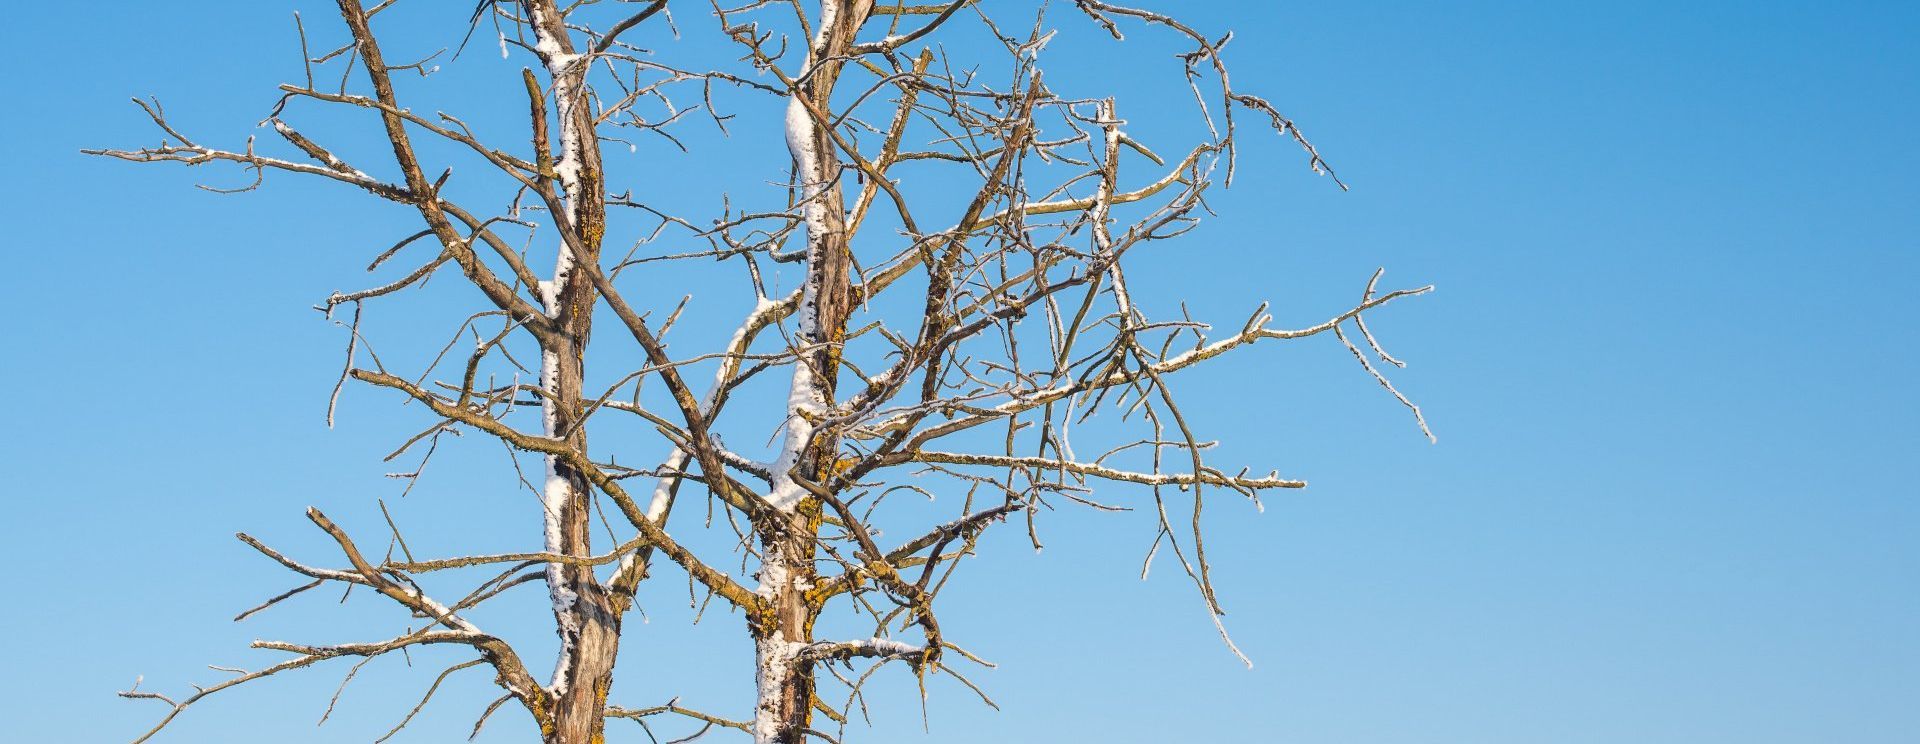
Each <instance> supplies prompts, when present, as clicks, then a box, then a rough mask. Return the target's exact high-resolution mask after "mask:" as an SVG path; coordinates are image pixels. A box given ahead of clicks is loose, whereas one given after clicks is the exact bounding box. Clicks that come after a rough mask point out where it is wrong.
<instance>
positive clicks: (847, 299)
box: [753, 0, 873, 744]
mask: <svg viewBox="0 0 1920 744" xmlns="http://www.w3.org/2000/svg"><path fill="white" fill-rule="evenodd" d="M872 6H873V4H872V2H871V0H822V2H821V3H820V14H819V16H818V19H817V22H818V24H819V27H818V30H817V31H816V32H815V35H814V38H813V39H812V43H811V44H810V45H809V47H808V54H807V61H806V64H805V65H803V66H802V68H801V71H800V74H799V75H798V76H796V78H795V79H796V80H798V81H799V85H798V86H797V87H796V89H795V90H794V92H793V95H792V100H790V101H789V102H788V106H787V121H786V136H787V146H788V149H789V150H790V151H791V154H792V155H793V162H794V178H795V180H796V181H797V182H798V183H799V185H800V196H801V199H802V202H803V203H802V205H801V213H802V215H804V217H805V223H806V234H807V279H806V284H805V287H804V288H803V293H802V300H801V307H800V310H799V319H798V320H799V324H800V329H799V330H800V337H801V338H800V340H801V342H802V343H803V344H806V345H809V346H812V347H813V348H814V351H812V352H811V353H809V354H807V355H806V357H805V358H804V359H803V360H802V363H801V364H798V365H796V368H795V371H794V381H793V386H792V392H791V394H790V396H789V403H790V405H791V406H792V408H793V410H792V411H790V414H791V416H792V418H790V419H789V421H788V429H787V441H786V443H785V446H784V450H785V452H784V453H783V456H782V458H781V459H780V461H779V462H778V463H777V464H776V467H775V469H776V471H781V472H776V473H775V474H774V477H775V479H776V480H777V481H780V480H784V481H786V483H784V484H779V483H777V484H776V488H775V492H776V493H775V501H774V503H775V505H776V506H778V507H780V508H779V510H778V513H777V515H775V516H769V517H767V520H768V521H770V522H771V524H769V525H768V528H767V529H764V530H763V531H762V541H761V552H762V556H761V559H762V564H761V566H762V567H761V576H760V587H761V588H760V593H761V596H762V597H764V598H765V599H766V600H767V602H768V607H769V609H768V611H767V612H766V613H765V614H764V615H763V617H762V618H761V619H760V620H759V621H758V623H757V625H758V627H756V628H755V629H754V631H755V663H756V665H757V667H758V675H757V685H756V687H757V692H758V700H757V702H756V704H755V706H754V725H753V734H754V740H755V742H757V743H759V744H776V743H777V744H799V743H800V742H801V741H802V740H803V739H805V737H806V731H807V730H808V729H809V728H810V727H811V724H812V721H813V700H814V679H813V663H812V662H811V661H808V660H805V659H802V658H799V656H798V651H799V649H801V648H803V647H805V646H806V645H807V644H810V643H812V642H813V622H814V618H815V617H816V616H817V615H818V613H819V607H818V606H817V604H816V603H815V602H814V601H813V600H812V599H811V598H810V597H809V596H808V590H809V589H811V588H812V587H813V586H814V584H815V578H816V577H815V569H814V558H815V551H816V545H817V543H818V541H817V537H818V532H819V526H820V519H819V515H820V508H821V506H820V503H819V500H818V499H817V498H814V497H812V496H811V495H809V494H807V493H806V491H805V490H804V489H803V488H801V487H799V486H798V485H797V484H796V483H794V482H793V480H792V479H793V477H794V476H795V475H799V476H801V477H804V478H806V479H808V480H809V481H811V482H814V483H820V482H824V481H825V480H826V476H827V475H828V473H829V472H830V470H831V468H832V467H833V466H834V463H835V457H834V455H835V453H836V452H837V450H838V443H839V437H838V436H837V434H836V432H834V431H831V430H819V429H816V428H815V427H814V426H812V425H811V422H809V421H807V420H806V417H808V416H818V415H820V414H822V413H824V412H826V411H828V410H830V409H831V408H832V407H833V401H834V390H835V388H836V387H837V385H836V381H837V379H838V376H839V375H838V373H839V367H840V356H841V343H842V342H843V341H844V340H845V337H846V325H847V317H848V316H849V315H850V314H851V313H852V310H853V302H852V281H851V273H852V272H851V270H850V264H851V260H852V255H851V253H850V247H849V245H848V239H847V224H846V222H847V220H846V203H845V199H844V197H843V196H842V194H841V189H840V182H839V176H840V160H839V158H838V157H837V155H836V152H835V150H834V148H835V144H834V142H833V138H832V133H831V130H829V129H828V128H827V127H826V126H823V125H822V122H821V121H820V120H819V118H820V115H821V114H822V113H823V112H829V111H832V107H831V105H830V104H831V100H832V97H833V89H834V83H835V82H836V81H837V80H838V78H839V75H840V68H841V66H842V60H841V57H842V56H843V55H845V54H846V53H847V51H848V50H849V49H851V48H852V46H853V43H854V36H855V34H856V33H857V32H858V31H859V29H860V26H861V24H862V23H864V22H865V20H866V18H867V15H868V14H869V13H870V12H871V10H872ZM783 486H784V487H783ZM783 491H784V494H783V493H782V492H783ZM783 496H784V497H783Z"/></svg>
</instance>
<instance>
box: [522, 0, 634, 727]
mask: <svg viewBox="0 0 1920 744" xmlns="http://www.w3.org/2000/svg"><path fill="white" fill-rule="evenodd" d="M521 5H522V7H523V8H524V9H525V10H526V12H527V17H528V20H529V21H530V24H531V26H532V30H533V32H534V34H535V36H536V38H537V39H538V40H539V43H538V45H537V46H536V53H537V54H539V56H540V58H541V62H543V63H544V64H545V65H546V67H547V71H548V73H549V75H550V76H551V78H552V98H553V106H554V114H555V119H556V121H557V123H558V124H559V135H560V137H559V139H560V142H559V144H560V147H559V151H558V153H557V158H556V162H554V163H553V175H554V176H555V177H556V179H557V180H558V182H559V185H560V188H561V190H562V192H563V195H564V197H565V200H566V205H567V215H566V216H567V219H566V221H564V222H562V223H560V224H558V225H556V227H557V228H558V229H559V230H560V231H561V232H562V236H561V245H560V246H559V249H558V256H557V258H556V259H555V264H554V271H553V279H552V280H551V282H549V283H548V284H547V285H546V286H545V287H544V288H543V289H544V290H545V291H544V292H543V293H542V294H543V300H545V302H546V305H547V314H548V316H549V317H551V318H552V319H553V321H554V328H555V332H554V333H553V334H552V337H551V338H548V339H545V340H543V342H542V344H541V347H542V348H541V378H542V379H541V386H542V387H543V389H545V391H546V392H547V396H546V398H545V400H544V401H543V404H544V413H545V415H546V428H547V435H548V436H551V437H557V438H561V439H564V440H565V441H566V442H567V444H568V445H569V446H570V447H572V448H573V449H574V450H576V451H578V452H580V453H582V454H584V453H586V452H587V437H586V431H585V427H584V426H583V425H582V423H583V414H584V410H583V407H582V400H583V397H584V394H583V379H584V375H585V351H586V347H587V342H588V338H589V336H590V334H591V332H592V328H593V308H594V304H595V303H596V302H597V301H598V295H597V293H596V292H595V289H594V284H593V280H592V277H591V276H590V274H589V273H588V272H587V271H586V270H584V269H582V268H581V267H582V266H587V265H595V264H597V263H598V262H599V260H600V242H601V238H602V237H603V236H604V234H605V232H606V187H605V179H604V178H603V176H602V168H601V160H600V145H599V138H598V137H597V135H596V133H595V127H594V121H593V114H592V111H591V107H590V106H589V105H588V104H587V90H586V73H587V68H588V65H589V64H590V61H589V60H588V59H587V58H585V57H583V56H580V55H578V54H575V52H574V45H573V41H572V38H571V35H570V34H569V33H568V30H567V28H566V25H565V22H564V20H563V16H562V14H561V13H560V11H559V9H558V8H557V7H556V6H555V4H554V3H553V2H552V0H523V2H522V4H521ZM544 135H545V129H544V126H543V124H536V136H538V137H544ZM536 146H537V147H538V148H539V149H540V150H542V151H544V150H545V148H546V147H547V146H548V143H546V142H540V143H537V144H536ZM546 460H547V483H546V493H545V501H544V505H545V508H546V510H547V514H546V519H547V542H548V545H547V548H548V550H551V551H553V552H556V553H560V554H562V555H571V556H589V555H592V554H593V541H592V533H591V529H590V528H591V526H592V524H591V517H592V511H593V498H594V497H593V486H592V485H591V484H590V483H589V482H588V480H587V478H586V475H585V474H584V473H581V472H579V471H578V470H576V469H575V468H573V467H572V466H571V465H569V464H567V463H566V462H565V461H564V460H563V459H561V458H559V457H555V456H548V457H547V458H546ZM547 587H548V594H549V595H550V596H551V598H552V600H553V613H554V620H555V621H556V627H557V628H558V632H559V635H560V643H561V650H560V658H559V660H558V661H557V662H556V663H555V666H554V672H553V681H552V683H551V684H550V685H549V689H550V690H551V692H552V698H551V709H550V716H549V720H547V721H542V722H541V735H542V737H543V740H544V741H545V742H547V743H548V744H601V742H604V741H605V739H606V734H605V730H606V705H607V693H608V691H609V690H610V689H611V687H612V685H613V665H614V660H615V658H616V656H617V655H618V652H619V646H620V615H621V610H623V609H624V606H623V605H624V603H622V602H619V601H617V600H616V599H615V598H614V597H612V596H611V595H610V594H609V593H608V591H607V590H606V588H605V587H603V586H602V585H601V584H600V582H599V580H598V579H596V578H595V577H594V575H593V569H592V568H591V567H588V566H579V565H562V564H549V565H548V566H547Z"/></svg>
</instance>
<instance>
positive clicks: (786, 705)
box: [754, 509, 819, 744]
mask: <svg viewBox="0 0 1920 744" xmlns="http://www.w3.org/2000/svg"><path fill="white" fill-rule="evenodd" d="M817 514H818V512H817V511H816V510H812V509H802V510H801V511H800V512H798V513H795V514H789V515H781V516H779V517H774V518H775V519H784V520H786V523H785V524H784V525H782V526H781V527H780V528H779V536H777V537H770V538H768V539H766V540H765V541H763V543H762V545H763V549H764V551H765V563H763V564H762V569H761V570H762V571H763V574H762V576H763V578H764V577H777V580H774V581H770V582H769V583H770V588H771V589H772V592H773V595H772V597H771V598H770V599H771V600H772V603H771V604H772V608H771V613H770V614H771V617H769V618H767V621H769V622H770V624H771V627H769V628H765V629H764V630H763V632H762V633H761V634H760V635H759V637H758V639H757V641H756V662H757V663H758V665H759V669H760V684H761V690H760V706H761V708H762V710H760V711H756V715H755V719H756V721H757V722H758V723H759V724H760V726H761V729H762V730H758V731H755V732H754V734H755V741H756V742H764V743H770V744H802V742H804V741H805V739H806V731H807V730H808V729H809V728H811V727H812V724H813V699H814V681H813V663H812V662H808V661H801V660H799V659H797V658H795V655H794V651H795V650H796V649H798V648H800V647H803V646H805V645H807V644H809V643H812V642H813V621H814V618H815V617H816V616H817V615H818V612H817V610H816V608H815V607H814V606H813V604H812V603H811V602H809V601H808V600H807V596H806V593H807V588H808V587H811V586H813V583H814V580H815V578H816V575H815V571H814V568H813V552H814V551H813V534H814V532H815V531H817V530H818V529H819V520H818V519H817V518H816V516H815V515H817Z"/></svg>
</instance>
